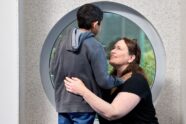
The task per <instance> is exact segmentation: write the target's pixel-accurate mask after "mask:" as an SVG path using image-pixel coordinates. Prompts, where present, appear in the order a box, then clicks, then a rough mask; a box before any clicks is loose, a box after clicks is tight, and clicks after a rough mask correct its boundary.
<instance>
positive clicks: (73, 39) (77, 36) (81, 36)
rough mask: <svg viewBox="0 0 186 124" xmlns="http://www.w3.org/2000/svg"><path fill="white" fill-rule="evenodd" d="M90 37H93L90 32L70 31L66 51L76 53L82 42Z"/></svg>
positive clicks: (75, 29)
mask: <svg viewBox="0 0 186 124" xmlns="http://www.w3.org/2000/svg"><path fill="white" fill-rule="evenodd" d="M90 37H94V34H93V33H92V32H90V31H82V30H80V29H77V28H74V29H72V30H71V35H69V41H68V43H67V46H66V49H67V50H69V51H73V52H75V51H78V49H79V48H80V46H81V44H82V43H83V41H85V40H86V39H88V38H90Z"/></svg>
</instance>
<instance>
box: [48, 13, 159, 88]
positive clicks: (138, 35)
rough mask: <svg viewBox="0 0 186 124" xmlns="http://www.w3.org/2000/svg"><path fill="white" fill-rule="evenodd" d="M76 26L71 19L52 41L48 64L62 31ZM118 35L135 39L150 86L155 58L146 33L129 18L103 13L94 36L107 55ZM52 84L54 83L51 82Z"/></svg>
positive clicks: (154, 69) (153, 74) (154, 68)
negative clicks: (99, 28) (98, 29)
mask: <svg viewBox="0 0 186 124" xmlns="http://www.w3.org/2000/svg"><path fill="white" fill-rule="evenodd" d="M72 27H77V21H76V20H75V21H72V22H71V24H69V25H68V26H67V27H66V28H65V29H64V30H63V31H62V32H61V33H60V35H59V36H58V38H57V40H56V41H55V43H54V46H53V48H52V51H51V54H50V64H51V63H52V61H53V58H54V54H55V51H56V49H58V46H59V43H60V42H63V41H62V40H61V39H62V37H63V33H64V31H65V30H67V29H68V28H72ZM120 37H128V38H130V39H135V40H136V41H137V42H138V44H139V46H140V48H141V51H142V55H141V64H140V66H141V67H142V68H143V69H144V71H145V74H146V76H147V79H148V82H149V85H150V86H152V85H153V82H154V78H155V72H156V60H155V54H154V51H153V47H152V45H151V42H150V41H149V39H148V37H147V35H146V34H145V33H144V31H143V30H142V29H141V28H140V27H139V26H138V25H136V24H135V23H133V22H132V21H131V20H129V19H127V18H125V17H123V16H121V15H118V14H115V13H110V12H105V13H104V18H103V21H102V23H101V31H100V33H99V34H98V35H97V36H96V38H97V39H98V41H100V42H101V43H102V45H103V47H104V48H105V51H106V53H107V56H108V55H109V51H110V44H111V43H112V42H113V41H115V40H116V39H117V38H120ZM108 67H109V68H108V71H109V72H111V70H112V67H111V65H109V66H108ZM50 78H51V82H52V84H53V80H52V79H53V75H52V74H50ZM53 86H54V84H53Z"/></svg>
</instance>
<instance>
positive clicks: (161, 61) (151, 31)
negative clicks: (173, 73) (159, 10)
mask: <svg viewBox="0 0 186 124" xmlns="http://www.w3.org/2000/svg"><path fill="white" fill-rule="evenodd" d="M92 4H94V5H96V6H98V7H99V8H101V9H102V11H103V12H111V13H115V14H118V15H121V16H123V17H125V18H128V19H129V20H131V21H133V22H134V23H135V24H137V25H138V26H139V27H140V28H141V29H142V30H143V31H144V32H145V34H146V35H147V36H148V38H149V40H150V42H151V44H152V48H153V50H154V54H155V60H156V73H155V79H154V83H153V85H152V87H151V92H152V99H153V103H154V104H156V102H157V98H158V96H159V94H160V91H161V89H162V87H163V84H164V80H165V67H166V66H165V63H166V61H165V57H166V56H165V49H164V46H163V43H162V40H161V38H160V36H159V34H158V33H157V31H156V30H155V28H154V27H153V25H152V24H151V23H150V22H149V21H148V20H147V19H146V18H145V17H144V16H143V15H141V14H140V13H139V12H137V11H136V10H134V9H132V8H130V7H128V6H126V5H123V4H119V3H114V2H95V3H92ZM77 10H78V8H76V9H75V10H73V11H71V12H69V13H68V14H67V15H65V16H64V17H62V18H61V19H60V20H59V21H58V22H57V23H56V24H55V25H54V27H53V28H52V30H51V31H50V32H49V34H48V36H47V38H46V40H45V42H44V44H43V47H42V51H41V56H40V76H41V82H42V84H43V88H44V90H45V93H46V95H47V97H48V99H49V101H50V102H51V103H52V105H53V106H55V96H54V88H53V86H52V83H51V79H50V74H49V61H50V54H51V51H52V48H53V45H54V44H55V41H56V39H57V38H58V36H59V35H60V33H61V32H62V31H63V30H64V29H65V28H66V27H67V26H68V25H69V24H70V23H71V22H70V23H69V20H72V21H74V20H75V19H76V13H77Z"/></svg>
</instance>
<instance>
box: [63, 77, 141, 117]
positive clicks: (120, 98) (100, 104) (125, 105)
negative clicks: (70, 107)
mask: <svg viewBox="0 0 186 124" xmlns="http://www.w3.org/2000/svg"><path fill="white" fill-rule="evenodd" d="M65 86H66V89H67V91H69V92H72V93H75V94H79V95H81V96H82V97H83V98H84V99H85V101H86V102H87V103H88V104H89V105H90V106H91V107H92V108H93V109H94V110H95V111H96V112H97V113H99V114H100V115H101V116H102V117H104V118H106V119H108V120H115V119H118V118H121V117H123V116H125V115H126V114H128V113H129V112H130V111H131V110H132V109H133V108H134V107H135V106H136V105H137V104H138V103H139V101H140V97H139V96H138V95H136V94H133V93H128V92H121V93H119V94H118V95H117V96H116V97H115V99H114V100H113V101H112V103H111V104H110V103H108V102H106V101H104V100H102V99H101V98H99V97H98V96H96V95H95V94H94V93H93V92H91V91H90V90H89V89H88V88H86V87H85V86H84V84H83V82H82V81H81V80H79V79H77V78H72V79H70V78H66V80H65Z"/></svg>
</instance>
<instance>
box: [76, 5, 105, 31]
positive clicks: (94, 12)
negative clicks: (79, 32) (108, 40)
mask: <svg viewBox="0 0 186 124" xmlns="http://www.w3.org/2000/svg"><path fill="white" fill-rule="evenodd" d="M102 19H103V12H102V11H101V9H100V8H98V7H97V6H95V5H93V4H85V5H83V6H81V7H80V8H79V9H78V11H77V21H78V27H79V28H83V29H87V30H89V29H91V28H92V23H93V22H95V21H98V24H100V23H101V21H102Z"/></svg>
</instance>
